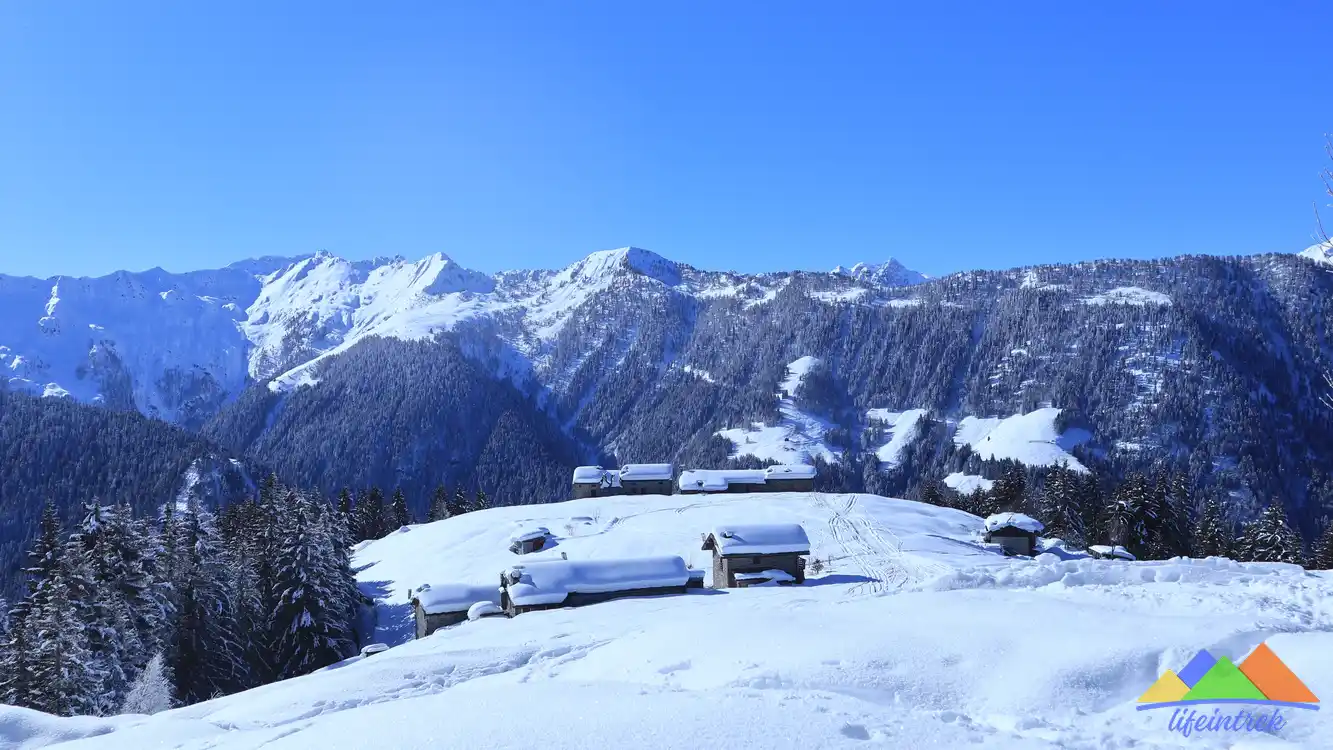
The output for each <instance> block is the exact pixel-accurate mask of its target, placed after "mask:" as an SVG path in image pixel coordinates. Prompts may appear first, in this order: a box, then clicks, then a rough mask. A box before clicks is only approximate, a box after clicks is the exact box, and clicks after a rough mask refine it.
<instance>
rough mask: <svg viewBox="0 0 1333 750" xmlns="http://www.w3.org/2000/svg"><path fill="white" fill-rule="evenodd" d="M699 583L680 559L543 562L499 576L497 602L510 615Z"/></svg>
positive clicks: (664, 591)
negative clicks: (498, 599)
mask: <svg viewBox="0 0 1333 750" xmlns="http://www.w3.org/2000/svg"><path fill="white" fill-rule="evenodd" d="M702 581H703V579H702V577H700V576H699V575H698V574H697V573H696V572H695V571H691V570H690V569H689V568H687V567H686V566H685V561H684V560H683V559H681V558H680V557H642V558H630V559H621V560H541V561H538V562H531V563H522V564H519V565H515V566H513V567H512V568H510V569H509V570H507V571H505V572H503V573H501V574H500V606H501V607H503V608H504V610H505V612H506V613H507V614H509V615H511V616H513V615H517V614H522V613H524V612H532V611H535V610H540V609H557V608H560V607H581V606H584V605H587V604H596V603H598V602H604V601H609V600H611V599H620V598H624V597H631V596H656V595H661V594H683V593H685V592H686V590H687V589H689V588H693V587H695V586H698V585H701V584H702Z"/></svg>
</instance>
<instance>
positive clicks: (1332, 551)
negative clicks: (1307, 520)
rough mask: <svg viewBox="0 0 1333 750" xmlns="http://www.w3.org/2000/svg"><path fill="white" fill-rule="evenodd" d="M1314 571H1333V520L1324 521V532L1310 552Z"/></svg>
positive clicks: (1311, 566) (1311, 565)
mask: <svg viewBox="0 0 1333 750" xmlns="http://www.w3.org/2000/svg"><path fill="white" fill-rule="evenodd" d="M1309 567H1310V568H1311V569H1313V570H1333V519H1324V531H1323V533H1322V534H1320V535H1319V539H1318V540H1317V541H1316V542H1315V545H1314V549H1313V550H1311V552H1310V565H1309Z"/></svg>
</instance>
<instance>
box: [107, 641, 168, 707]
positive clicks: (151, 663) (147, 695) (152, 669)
mask: <svg viewBox="0 0 1333 750" xmlns="http://www.w3.org/2000/svg"><path fill="white" fill-rule="evenodd" d="M167 671H168V670H167V664H166V659H165V658H164V657H163V656H162V653H161V652H158V653H156V654H153V657H152V658H151V659H149V660H148V663H147V664H146V665H145V666H144V668H143V670H142V671H140V672H139V675H138V676H137V677H135V678H134V683H133V684H132V685H131V686H130V692H129V694H128V695H126V696H125V702H124V703H123V704H121V707H120V712H121V713H125V714H155V713H159V712H161V711H165V710H167V709H169V708H171V690H172V687H171V677H170V676H169V675H168V674H167Z"/></svg>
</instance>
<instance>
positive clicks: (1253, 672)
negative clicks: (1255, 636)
mask: <svg viewBox="0 0 1333 750" xmlns="http://www.w3.org/2000/svg"><path fill="white" fill-rule="evenodd" d="M1240 671H1241V673H1242V674H1244V675H1245V676H1246V677H1248V678H1250V682H1253V683H1254V686H1255V687H1257V688H1259V691H1260V692H1262V693H1263V694H1264V697H1266V698H1268V700H1270V701H1282V702H1284V703H1318V702H1319V699H1318V698H1316V697H1315V694H1314V693H1312V692H1310V688H1308V687H1306V686H1305V683H1304V682H1301V680H1300V678H1299V677H1297V676H1296V674H1295V673H1294V672H1292V671H1291V670H1290V669H1288V668H1287V665H1286V664H1283V663H1282V660H1281V659H1279V658H1277V654H1275V653H1273V649H1271V648H1269V647H1268V644H1266V643H1261V644H1259V648H1256V649H1255V650H1254V653H1252V654H1250V655H1249V656H1247V657H1245V661H1243V662H1241V663H1240Z"/></svg>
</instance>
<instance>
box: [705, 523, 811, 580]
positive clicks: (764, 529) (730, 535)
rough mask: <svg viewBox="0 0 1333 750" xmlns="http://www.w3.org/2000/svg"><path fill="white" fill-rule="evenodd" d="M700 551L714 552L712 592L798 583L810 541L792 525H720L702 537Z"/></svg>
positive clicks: (802, 576)
mask: <svg viewBox="0 0 1333 750" xmlns="http://www.w3.org/2000/svg"><path fill="white" fill-rule="evenodd" d="M703 549H704V550H705V551H711V552H712V553H713V588H715V589H730V588H745V587H746V586H754V585H757V584H761V583H777V584H779V585H786V584H801V583H805V560H804V559H803V558H804V556H807V555H809V554H810V538H809V537H808V536H806V533H805V529H804V528H802V527H801V526H800V525H799V524H794V523H779V524H750V525H729V526H719V527H717V528H715V529H713V530H712V531H711V532H708V533H705V534H703Z"/></svg>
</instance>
